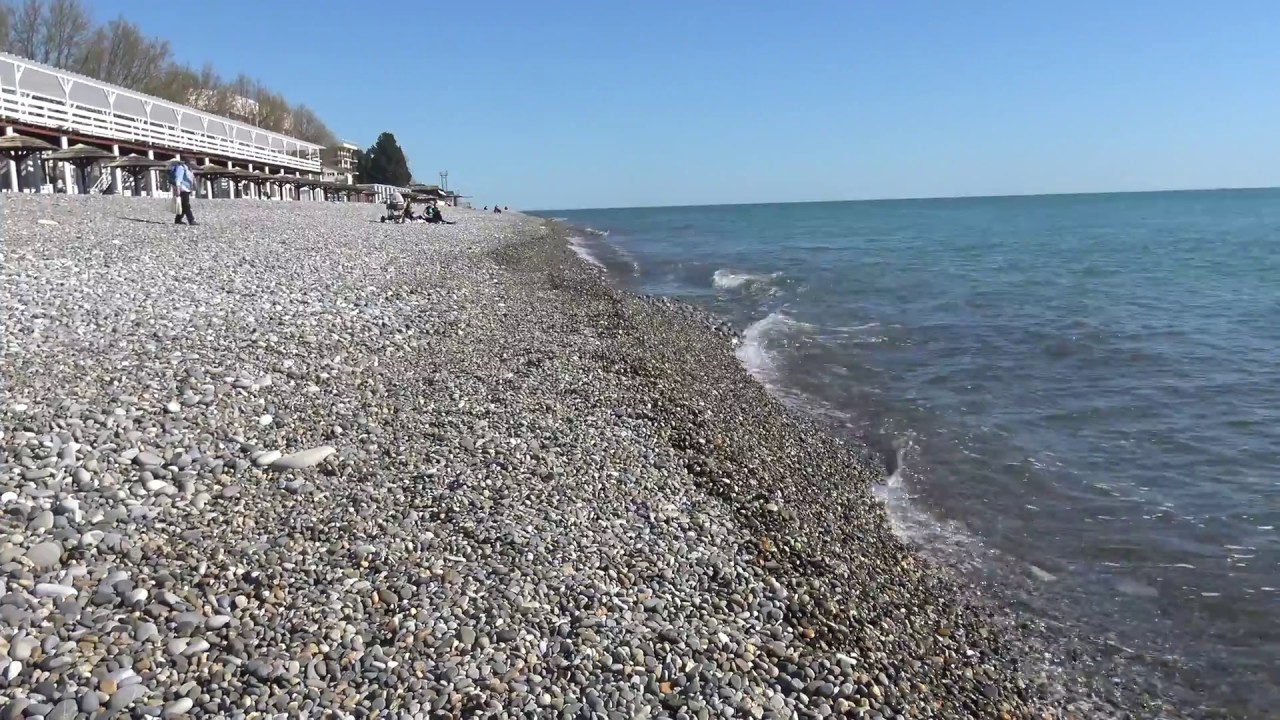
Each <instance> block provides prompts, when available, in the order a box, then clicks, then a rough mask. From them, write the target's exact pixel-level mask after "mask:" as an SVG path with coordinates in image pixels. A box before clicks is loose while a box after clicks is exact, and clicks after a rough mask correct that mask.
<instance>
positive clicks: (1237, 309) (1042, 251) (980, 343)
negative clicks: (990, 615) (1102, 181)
mask: <svg viewBox="0 0 1280 720" xmlns="http://www.w3.org/2000/svg"><path fill="white" fill-rule="evenodd" d="M537 214H538V215H541V216H543V217H548V218H559V219H561V220H563V221H564V222H566V223H568V224H569V225H571V226H572V227H574V228H575V231H574V237H573V239H572V241H571V242H572V245H573V247H574V249H575V251H576V252H578V254H579V255H581V256H582V258H583V259H584V260H586V261H587V262H589V263H591V264H593V265H595V266H597V268H599V270H600V271H601V272H604V273H606V274H607V275H608V277H609V279H610V281H611V282H613V283H615V284H616V285H617V286H618V287H621V288H624V289H626V290H630V291H633V292H637V293H647V294H657V295H664V296H671V297H676V298H681V299H684V300H688V301H691V302H694V303H698V304H700V305H703V306H705V307H707V308H709V309H711V310H713V311H715V312H717V313H719V314H720V315H722V316H724V317H726V318H727V319H730V320H732V321H733V322H734V323H735V325H736V326H737V327H738V328H739V329H740V330H741V332H742V338H741V341H740V343H739V345H738V346H737V348H736V352H737V355H738V357H739V359H740V360H741V362H742V364H743V366H744V367H745V368H746V369H747V370H748V371H749V372H750V373H751V374H752V375H754V376H755V377H756V378H757V379H758V380H759V381H760V382H761V383H763V384H764V385H766V386H767V387H768V388H769V389H770V391H771V392H773V393H774V395H775V396H776V397H777V398H778V399H779V400H781V401H782V402H784V403H786V404H787V405H789V406H790V407H791V408H792V409H793V410H795V411H796V412H801V413H805V414H808V415H810V416H812V417H815V418H817V419H819V420H820V421H822V422H823V423H825V424H826V426H827V427H828V428H830V429H831V430H832V432H835V433H837V434H838V435H840V436H841V437H843V438H845V439H847V440H848V441H849V442H851V443H854V442H856V443H861V444H864V445H866V446H867V447H869V448H871V449H872V450H873V451H874V452H875V454H876V456H877V457H879V458H881V460H882V461H883V464H884V476H885V480H884V482H883V483H882V484H881V485H880V486H878V487H877V488H876V492H877V493H878V494H879V496H880V497H881V499H882V500H883V501H884V503H885V505H886V507H887V509H888V512H889V516H890V518H891V520H892V521H893V525H894V527H895V529H896V531H897V532H898V533H900V534H901V535H902V536H903V537H904V538H906V539H907V540H909V541H910V542H912V543H914V544H915V545H916V546H917V547H919V549H920V551H921V552H922V553H924V554H925V555H927V556H929V557H931V558H932V559H934V560H935V561H937V562H940V563H943V564H945V565H947V566H949V567H951V568H952V569H953V570H955V571H956V572H957V573H959V574H960V575H961V576H962V577H964V578H967V579H969V580H971V581H972V582H973V583H974V584H976V585H979V586H981V587H982V588H984V589H985V590H987V591H989V594H990V595H991V596H992V597H995V598H998V601H999V602H1001V603H1003V604H1005V605H1006V606H1007V607H1008V608H1009V609H1010V610H1011V612H1012V613H1014V614H1018V615H1022V616H1025V617H1028V618H1031V619H1034V620H1036V621H1037V623H1036V624H1037V625H1038V626H1039V627H1041V628H1049V629H1050V630H1049V633H1050V634H1054V635H1058V636H1061V637H1062V638H1064V639H1065V638H1068V637H1070V638H1074V640H1072V642H1073V643H1075V644H1074V645H1073V647H1075V648H1076V649H1077V650H1079V649H1081V648H1083V651H1082V654H1083V655H1084V656H1087V657H1093V658H1094V660H1093V661H1091V662H1092V663H1093V664H1091V665H1089V666H1088V667H1086V668H1085V669H1086V670H1087V671H1090V672H1093V673H1094V674H1095V675H1096V677H1095V680H1097V681H1098V682H1099V683H1101V684H1106V683H1108V682H1110V683H1114V684H1117V685H1119V684H1122V683H1131V682H1133V678H1134V677H1138V678H1139V681H1138V682H1140V683H1143V684H1144V686H1143V687H1144V692H1151V693H1155V694H1159V695H1161V696H1163V697H1165V698H1168V699H1169V700H1170V702H1171V703H1176V704H1177V705H1178V706H1180V707H1182V708H1185V709H1187V711H1188V712H1189V713H1190V714H1191V715H1192V716H1195V715H1198V714H1200V713H1201V712H1202V711H1204V712H1206V713H1207V712H1208V711H1210V710H1213V711H1225V712H1227V713H1228V714H1229V716H1238V717H1280V710H1276V709H1275V708H1277V707H1280V191H1277V190H1237V191H1203V192H1163V193H1126V194H1097V195H1057V196H1028V197H993V198H961V199H939V200H898V201H871V202H831V203H798V204H771V205H725V206H710V207H668V208H634V209H611V210H577V211H549V212H541V213H537ZM1080 643H1084V645H1083V646H1082V645H1081V644H1080ZM1065 646H1066V643H1065V642H1064V647H1065ZM1048 654H1049V655H1051V656H1052V655H1053V652H1050V653H1048ZM1049 660H1051V661H1062V662H1063V663H1066V664H1069V663H1070V658H1068V657H1067V656H1066V654H1065V650H1064V651H1062V655H1061V656H1053V657H1050V658H1049ZM1077 669H1079V668H1077Z"/></svg>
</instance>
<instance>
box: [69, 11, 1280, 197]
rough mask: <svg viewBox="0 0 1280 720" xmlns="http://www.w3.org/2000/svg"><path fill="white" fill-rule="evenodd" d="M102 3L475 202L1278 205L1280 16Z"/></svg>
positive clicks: (182, 52) (187, 55) (186, 56)
mask: <svg viewBox="0 0 1280 720" xmlns="http://www.w3.org/2000/svg"><path fill="white" fill-rule="evenodd" d="M91 6H92V7H93V8H94V10H95V12H97V13H98V14H99V15H100V16H101V17H103V18H106V17H110V16H114V15H116V14H119V13H123V14H124V15H125V16H126V17H128V18H129V19H131V20H133V21H135V22H137V23H138V24H140V25H141V26H142V28H143V29H144V30H146V31H147V32H150V33H153V34H157V35H162V36H164V37H167V38H170V39H172V40H173V41H174V46H175V48H176V51H177V54H178V55H179V57H180V58H181V59H183V60H187V61H190V62H192V63H194V64H197V65H199V64H200V63H202V62H204V61H206V60H209V61H213V62H214V64H215V65H216V66H217V67H218V68H219V70H220V71H222V73H223V74H224V75H226V76H234V75H235V74H237V73H239V72H245V73H248V74H250V75H253V76H255V77H257V78H259V79H261V80H262V81H264V82H265V83H267V84H268V85H269V86H271V87H273V88H274V89H277V90H278V91H280V92H282V93H283V94H284V95H285V96H286V97H287V98H289V99H290V100H292V101H301V102H305V103H307V104H309V105H311V106H312V107H313V108H314V109H316V111H317V112H318V113H319V114H320V116H321V117H322V118H323V119H324V120H325V121H326V122H327V123H328V124H329V125H330V127H332V128H333V129H334V131H335V132H337V133H338V134H339V135H340V136H342V137H344V138H348V139H350V140H351V141H353V142H356V143H357V144H359V145H361V146H367V145H369V144H371V143H372V142H373V140H374V139H375V138H376V136H377V135H378V133H379V132H381V131H383V130H390V131H392V132H394V133H395V135H396V137H397V138H398V139H399V140H400V143H401V145H402V146H403V147H404V148H405V151H406V153H407V154H408V156H409V160H410V164H411V167H412V169H413V171H414V173H415V176H417V177H418V178H420V179H422V180H424V181H428V182H433V181H434V179H435V177H436V173H437V172H438V171H439V170H446V169H447V170H449V171H450V185H451V186H452V187H455V188H458V189H461V190H463V191H464V192H467V193H468V194H471V195H474V196H475V200H476V202H477V203H479V204H486V203H487V204H493V203H495V202H496V203H499V204H506V205H510V206H512V207H521V208H527V209H535V208H543V209H550V208H578V207H618V206H634V205H672V204H703V203H708V204H710V203H738V202H760V201H766V200H784V201H793V200H794V201H801V200H835V199H861V198H880V197H932V196H953V195H989V194H1019V193H1053V192H1086V191H1107V190H1145V189H1167V188H1205V187H1244V186H1264V185H1265V186H1271V185H1280V126H1278V125H1277V118H1280V92H1277V89H1276V78H1277V77H1280V41H1277V38H1278V37H1280V3H1278V2H1273V1H1262V0H1258V1H1249V0H1241V1H1238V2H1229V3H1207V2H1190V1H1184V0H1170V1H1168V2H1155V1H1132V2H1116V1H1114V0H1111V1H1106V2H1103V1H1095V0H1089V1H1079V2H1074V1H1073V2H1058V3H1052V4H1050V3H1048V2H1040V1H1039V0H1020V1H1009V2H982V1H974V2H962V1H960V0H954V1H952V0H933V1H929V0H904V1H895V0H867V1H862V2H858V1H855V0H814V1H812V2H805V1H803V0H802V1H801V2H796V3H780V2H768V3H765V2H756V1H755V0H750V1H748V0H743V1H734V0H681V1H678V2H676V1H667V0H644V1H643V2H626V1H618V2H614V1H613V0H591V1H587V0H564V1H560V0H549V1H548V2H527V1H514V0H513V1H503V2H478V1H476V2H455V3H436V2H431V3H412V2H410V3H392V4H386V3H380V2H369V3H349V2H343V3H338V2H329V1H328V0H321V1H320V2H302V1H301V0H271V1H265V2H264V1H263V0H258V1H256V2H250V1H249V0H217V1H215V2H177V3H174V2H172V1H171V0H91ZM426 7H431V8H434V9H433V10H431V11H429V12H427V11H424V10H420V9H418V8H426ZM433 75H436V76H438V77H434V78H433V77H432V76H433Z"/></svg>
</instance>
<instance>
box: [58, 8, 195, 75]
mask: <svg viewBox="0 0 1280 720" xmlns="http://www.w3.org/2000/svg"><path fill="white" fill-rule="evenodd" d="M172 54H173V53H172V51H171V50H170V49H169V43H168V42H166V41H164V40H160V39H158V38H148V37H147V36H145V35H143V34H142V31H141V30H140V29H138V26H137V25H134V24H133V23H131V22H129V21H128V20H125V19H124V18H116V19H115V20H112V21H111V22H110V23H107V25H106V27H101V28H98V29H97V30H95V31H94V33H93V37H92V40H91V41H90V42H89V45H88V48H87V50H86V52H85V56H84V61H83V63H82V67H81V68H80V72H83V73H84V74H86V75H89V76H90V77H94V78H97V79H98V80H102V81H103V82H109V83H114V84H116V85H121V86H123V87H127V88H130V89H134V90H138V89H141V88H144V87H147V86H148V85H150V84H152V83H153V82H154V81H155V80H156V79H157V78H159V77H161V76H162V75H163V74H164V73H165V70H166V69H167V68H169V67H170V66H171V65H173V60H172Z"/></svg>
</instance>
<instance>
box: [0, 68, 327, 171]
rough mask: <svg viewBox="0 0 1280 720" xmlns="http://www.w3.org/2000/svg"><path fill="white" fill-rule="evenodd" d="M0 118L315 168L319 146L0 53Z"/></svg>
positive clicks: (182, 151) (195, 152) (283, 165)
mask: <svg viewBox="0 0 1280 720" xmlns="http://www.w3.org/2000/svg"><path fill="white" fill-rule="evenodd" d="M0 123H13V124H20V125H29V126H34V127H41V128H49V129H51V130H54V131H57V132H63V133H68V134H77V135H85V136H89V137H93V138H101V139H102V140H103V141H104V142H124V143H132V144H137V145H141V146H143V147H150V148H156V149H159V150H162V151H167V152H173V153H175V154H181V155H184V156H185V155H196V156H209V155H214V156H219V157H226V158H231V159H233V160H236V161H240V162H250V163H253V164H255V165H265V166H268V167H273V168H282V169H283V168H288V169H290V170H293V171H300V172H319V171H320V151H321V149H322V147H321V146H320V145H316V144H314V143H309V142H305V141H302V140H298V139H297V138H292V137H289V136H287V135H281V134H279V133H273V132H269V131H267V130H263V129H261V128H256V127H253V126H252V125H249V124H247V123H243V122H240V121H237V120H232V119H230V118H225V117H219V116H217V115H212V114H210V113H206V112H202V111H200V110H196V109H194V108H191V107H187V106H184V105H178V104H176V103H172V102H169V101H167V100H162V99H160V98H157V97H153V96H150V95H144V94H142V93H138V92H134V91H132V90H126V89H124V88H122V87H118V86H115V85H110V84H108V83H104V82H100V81H98V80H94V79H92V78H88V77H85V76H83V75H77V74H75V73H71V72H66V71H64V70H58V69H56V68H53V67H50V66H48V65H42V64H40V63H37V62H33V61H31V60H27V59H24V58H20V57H17V56H16V55H10V54H8V53H0Z"/></svg>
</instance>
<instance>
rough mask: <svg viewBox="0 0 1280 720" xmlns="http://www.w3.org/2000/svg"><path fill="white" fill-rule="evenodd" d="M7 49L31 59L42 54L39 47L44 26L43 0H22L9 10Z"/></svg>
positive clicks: (38, 58)
mask: <svg viewBox="0 0 1280 720" xmlns="http://www.w3.org/2000/svg"><path fill="white" fill-rule="evenodd" d="M9 14H10V17H11V20H10V22H9V51H10V52H12V53H13V54H14V55H21V56H22V57H24V58H28V59H31V60H40V58H41V57H42V56H43V55H44V52H43V49H42V47H41V41H42V32H43V30H42V29H43V27H44V2H43V0H23V2H22V4H21V5H13V6H11V10H10V13H9Z"/></svg>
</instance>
